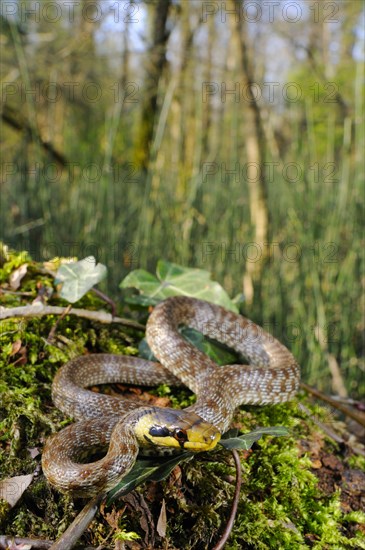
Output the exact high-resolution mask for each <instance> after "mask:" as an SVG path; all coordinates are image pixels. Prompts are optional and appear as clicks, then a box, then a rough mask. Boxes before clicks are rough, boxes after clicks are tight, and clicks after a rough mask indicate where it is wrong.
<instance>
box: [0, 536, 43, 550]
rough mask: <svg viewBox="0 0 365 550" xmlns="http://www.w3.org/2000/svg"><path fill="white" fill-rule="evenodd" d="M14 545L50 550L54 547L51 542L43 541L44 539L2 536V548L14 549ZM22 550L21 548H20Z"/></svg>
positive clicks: (0, 542) (0, 537) (0, 543)
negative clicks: (49, 549)
mask: <svg viewBox="0 0 365 550" xmlns="http://www.w3.org/2000/svg"><path fill="white" fill-rule="evenodd" d="M14 544H16V545H18V544H19V545H22V544H24V545H25V546H30V547H31V548H41V549H45V548H46V549H48V548H51V546H52V541H51V540H42V539H28V538H27V539H23V538H21V537H12V536H8V537H7V536H6V535H0V548H1V549H3V550H6V549H7V548H13V547H14ZM19 548H20V546H19Z"/></svg>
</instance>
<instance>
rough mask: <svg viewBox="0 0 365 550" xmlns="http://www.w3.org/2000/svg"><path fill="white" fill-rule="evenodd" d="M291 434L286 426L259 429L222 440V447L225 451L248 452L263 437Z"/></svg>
mask: <svg viewBox="0 0 365 550" xmlns="http://www.w3.org/2000/svg"><path fill="white" fill-rule="evenodd" d="M289 434H290V432H289V430H288V429H287V428H285V427H284V426H272V427H268V428H257V429H256V430H253V431H252V432H249V433H247V434H243V435H240V436H239V437H230V438H229V439H221V440H220V445H222V446H223V447H224V448H225V449H244V450H245V451H248V449H251V447H252V445H253V444H254V443H255V441H257V440H258V439H260V438H261V437H262V436H263V435H274V436H277V437H278V436H284V435H289Z"/></svg>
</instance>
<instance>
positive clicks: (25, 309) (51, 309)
mask: <svg viewBox="0 0 365 550" xmlns="http://www.w3.org/2000/svg"><path fill="white" fill-rule="evenodd" d="M64 311H65V308H64V307H59V306H45V305H43V304H42V303H41V302H36V303H35V304H34V305H30V306H19V307H12V308H5V307H0V320H2V319H8V318H9V317H41V316H43V315H63V314H64ZM68 315H76V317H83V318H84V319H90V320H91V321H98V322H99V323H105V324H111V323H118V324H120V325H124V326H126V327H130V328H134V329H136V330H142V331H145V330H146V327H145V326H144V325H141V324H140V323H137V322H136V321H132V320H131V319H124V318H123V317H113V316H112V315H111V313H107V312H106V311H91V310H88V309H78V308H72V309H71V310H70V311H69V312H68Z"/></svg>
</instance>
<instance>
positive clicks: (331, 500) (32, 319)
mask: <svg viewBox="0 0 365 550" xmlns="http://www.w3.org/2000/svg"><path fill="white" fill-rule="evenodd" d="M0 300H1V304H2V308H0V313H1V314H4V312H5V310H4V309H3V308H16V307H25V306H29V305H30V304H32V303H33V304H34V303H36V302H37V301H38V302H40V303H45V302H47V304H48V305H53V306H62V307H64V308H65V311H66V313H65V314H64V315H45V316H41V315H39V316H23V315H21V314H19V312H18V313H17V314H16V315H15V314H14V316H11V317H8V318H3V320H2V321H1V329H0V340H1V351H0V362H1V363H0V365H1V367H0V396H1V399H0V468H1V478H2V481H0V495H1V496H2V497H3V499H2V500H1V499H0V531H1V532H0V548H6V547H7V546H6V544H8V543H6V542H5V537H18V538H19V539H22V538H24V540H25V539H44V540H49V541H52V540H56V539H57V538H59V537H60V536H61V534H62V533H63V532H64V531H65V529H66V528H67V526H68V525H69V524H70V523H72V521H73V520H74V518H75V517H76V516H77V514H78V513H79V512H80V510H81V509H82V507H83V506H84V504H85V503H84V502H83V501H82V500H81V499H75V500H74V499H72V498H71V497H70V496H69V495H63V494H61V493H59V492H58V491H56V490H55V489H53V488H52V487H50V485H49V484H48V482H47V480H46V479H45V477H44V475H43V473H42V470H41V464H40V459H41V453H42V448H43V445H44V443H45V441H46V439H47V437H48V436H49V435H50V434H51V433H52V432H55V431H58V430H60V429H61V428H62V427H64V426H65V425H67V424H68V423H69V421H70V420H69V419H66V418H65V417H64V415H63V414H62V413H61V412H60V411H58V410H57V409H56V408H55V407H54V405H53V404H52V400H51V383H52V379H53V377H54V374H55V373H56V371H57V369H58V368H59V367H60V366H61V365H63V364H64V363H65V362H66V361H67V360H69V359H70V358H72V357H76V356H78V355H82V354H86V353H101V352H103V353H123V354H128V355H136V354H137V353H138V344H139V342H140V340H141V338H142V337H143V332H142V331H140V330H137V329H135V328H131V327H126V326H123V324H115V323H109V324H105V323H101V322H98V321H93V320H89V319H85V318H81V317H77V316H75V315H70V314H69V313H67V310H66V308H67V306H68V304H67V303H66V302H65V301H64V300H62V299H60V297H59V295H58V293H57V287H55V285H54V280H53V278H52V277H51V276H50V274H49V273H48V272H47V267H45V266H44V264H37V263H35V262H33V261H32V260H31V258H29V257H24V254H23V255H21V254H10V253H7V252H3V253H2V256H1V257H0ZM77 307H78V308H84V309H88V310H93V311H99V310H102V309H104V310H105V309H107V306H106V304H105V302H103V301H102V300H101V299H100V298H99V297H98V296H95V295H94V294H93V293H92V292H89V293H88V294H87V295H86V296H85V297H84V298H82V299H81V300H80V301H79V302H78V304H77ZM122 313H123V316H129V317H130V318H131V319H134V321H135V322H136V323H137V322H138V323H140V324H143V323H145V321H146V318H147V316H148V311H147V310H143V309H141V308H136V309H133V308H130V309H128V308H124V310H123V312H122ZM3 317H4V315H3ZM95 390H96V391H100V388H99V389H98V388H95ZM103 391H104V390H103ZM105 391H107V392H109V393H113V395H117V394H120V392H123V393H124V394H128V393H129V394H131V395H132V397H133V395H136V394H138V398H140V399H143V400H144V401H145V402H146V403H150V404H155V405H157V406H173V407H175V406H180V407H185V406H187V405H189V404H191V403H192V402H193V400H194V396H193V395H192V394H191V393H190V392H189V391H188V390H184V389H180V390H175V389H171V388H169V387H167V386H165V385H164V386H161V387H159V388H157V389H150V388H149V389H144V390H142V389H138V388H129V389H128V388H125V387H121V386H119V387H118V385H114V386H110V387H107V388H106V389H105ZM278 425H281V426H286V427H288V428H289V430H290V435H289V436H287V437H272V436H266V437H264V438H262V439H260V440H259V441H257V442H256V443H254V445H253V447H252V448H251V449H250V450H249V451H240V452H239V454H240V457H241V460H242V474H243V484H242V488H241V495H240V501H239V505H238V513H237V517H236V521H235V524H234V527H233V531H232V533H231V536H230V538H229V541H228V543H227V544H226V545H225V548H226V549H227V550H238V549H242V548H247V549H265V548H275V549H278V548H279V549H281V548H283V549H293V548H295V549H296V548H298V549H301V548H303V549H304V548H315V549H330V548H336V549H337V548H338V549H341V548H344V549H346V548H355V549H357V548H363V549H365V514H364V512H363V510H364V509H365V447H364V443H365V435H364V429H363V428H361V427H360V426H359V425H358V424H357V423H356V422H354V421H351V422H347V420H346V418H345V417H341V416H339V415H338V414H337V411H336V410H335V409H334V408H332V407H329V406H328V405H325V406H321V405H320V404H319V402H318V401H314V400H313V399H312V398H311V396H309V395H307V394H306V393H305V392H304V391H301V392H300V393H299V395H298V398H297V399H296V400H294V401H292V402H290V403H286V404H282V405H276V406H267V407H242V408H241V410H240V411H238V412H237V415H236V417H235V421H234V426H235V427H237V428H240V429H241V430H242V431H243V432H247V431H250V430H253V429H254V428H256V427H257V426H278ZM20 476H21V477H20ZM15 485H16V486H17V487H18V488H19V490H18V493H17V494H14V490H13V489H14V487H15ZM234 489H235V468H234V464H233V460H232V456H231V454H230V453H229V452H228V451H226V450H224V449H223V448H221V449H220V450H217V451H214V452H212V453H209V454H208V453H202V454H201V455H199V456H197V457H196V458H194V460H190V461H188V462H184V463H182V464H179V465H177V466H176V467H175V468H174V470H173V471H172V473H171V474H170V476H169V477H168V478H167V479H165V480H163V481H160V482H156V481H147V482H145V483H144V484H142V485H140V486H139V487H137V488H136V489H135V490H133V491H132V492H130V493H129V494H127V495H126V496H124V497H121V498H120V499H119V500H117V501H115V502H114V503H113V504H110V505H108V506H107V505H106V504H105V503H102V505H101V506H100V507H99V510H98V512H97V514H96V516H95V519H94V520H93V522H92V523H91V524H90V526H89V527H88V528H87V529H86V531H85V533H84V534H83V536H82V538H81V539H80V542H79V546H78V547H79V548H99V549H102V548H105V549H108V548H110V549H111V548H117V549H121V548H129V549H133V550H136V549H140V548H149V549H154V550H158V549H161V550H162V549H164V550H173V549H178V550H184V549H202V550H203V549H212V548H214V545H215V544H216V543H217V541H218V540H219V537H220V534H221V533H222V531H223V530H224V527H225V523H226V521H227V517H228V515H229V512H230V507H231V502H232V498H233V494H234ZM9 497H10V498H9ZM29 544H30V545H29ZM8 547H9V548H14V549H15V548H19V549H20V548H32V544H31V543H29V541H28V546H26V545H25V546H21V544H20V543H19V541H18V542H16V541H15V542H13V545H10V546H9V544H8ZM34 547H35V546H34ZM44 547H46V546H44Z"/></svg>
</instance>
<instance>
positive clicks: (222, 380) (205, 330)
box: [42, 296, 300, 497]
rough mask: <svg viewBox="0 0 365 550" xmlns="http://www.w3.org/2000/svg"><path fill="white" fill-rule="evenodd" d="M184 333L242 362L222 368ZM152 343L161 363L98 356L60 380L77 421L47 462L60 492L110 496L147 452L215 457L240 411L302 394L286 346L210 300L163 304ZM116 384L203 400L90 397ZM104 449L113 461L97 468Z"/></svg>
mask: <svg viewBox="0 0 365 550" xmlns="http://www.w3.org/2000/svg"><path fill="white" fill-rule="evenodd" d="M183 326H185V327H190V328H193V329H195V330H197V331H199V332H200V333H202V334H203V335H204V336H206V337H208V339H211V340H212V341H217V342H219V343H221V344H224V345H225V346H228V347H229V348H232V349H233V350H234V351H235V352H236V353H237V355H238V357H239V358H240V359H239V361H241V358H242V364H229V365H224V366H219V365H218V364H217V363H216V362H214V361H213V359H211V358H209V357H208V356H207V355H206V354H205V353H204V352H203V351H201V350H199V349H198V348H197V347H195V346H194V345H193V344H192V343H191V342H189V341H188V340H187V339H185V338H184V336H183V335H182V333H181V327H183ZM146 340H147V343H148V345H149V347H150V349H151V351H152V353H153V355H154V356H155V358H157V362H156V361H148V360H146V359H142V358H139V357H136V356H125V355H118V354H105V353H104V354H103V353H99V354H98V353H95V354H89V355H82V356H80V357H76V358H74V359H71V360H70V361H69V362H68V363H66V364H65V365H63V366H62V367H61V368H60V369H59V370H58V372H57V373H56V376H55V378H54V380H53V384H52V400H53V402H54V404H55V405H56V406H57V407H58V408H59V409H60V410H61V411H62V412H64V413H65V414H66V415H68V416H71V417H73V418H74V420H75V421H76V422H74V423H73V424H70V425H68V426H67V427H66V428H63V429H62V430H61V431H60V432H58V433H55V434H53V435H51V436H50V437H49V438H48V440H47V441H46V444H45V448H44V451H43V454H42V468H43V472H44V474H45V476H46V478H47V480H48V481H49V482H50V484H51V485H53V486H54V487H55V488H56V489H58V490H59V491H61V492H66V493H67V492H69V493H71V494H72V495H74V496H79V497H89V496H93V495H97V494H104V493H105V494H106V493H107V492H108V491H109V490H110V489H112V488H113V487H115V486H116V485H117V484H118V483H119V482H120V481H121V480H122V479H123V478H124V477H125V476H126V475H127V474H128V473H129V472H130V471H131V469H132V468H133V466H134V464H135V461H136V458H137V455H138V453H139V452H141V453H143V452H145V453H147V454H148V453H154V452H155V453H156V454H163V453H164V451H166V452H170V451H171V452H182V451H191V452H193V453H196V452H204V451H211V450H213V449H214V448H215V447H216V445H217V444H218V443H219V441H220V438H221V436H222V434H224V433H225V432H226V431H227V430H228V428H229V426H230V424H231V421H232V418H233V415H234V412H235V410H236V409H237V407H239V406H240V405H266V404H276V403H282V402H284V401H288V400H290V399H292V398H293V397H294V396H295V394H296V392H297V390H298V386H299V378H300V370H299V365H298V363H297V361H296V360H295V358H294V356H293V355H292V353H291V352H290V351H289V350H288V349H287V348H286V347H285V346H284V345H283V344H281V343H280V342H279V341H278V340H277V339H276V338H274V337H273V336H272V335H271V334H269V333H268V332H266V331H265V330H264V329H263V328H261V327H260V326H259V325H256V324H255V323H254V322H253V321H251V320H249V319H247V318H246V317H243V316H242V315H239V314H237V313H234V312H233V311H231V310H228V309H225V308H224V307H222V306H219V305H216V304H213V303H210V302H207V301H205V300H200V299H197V298H191V297H187V296H172V297H169V298H166V299H165V300H163V301H161V302H160V303H158V304H157V305H156V306H155V307H154V308H153V310H152V313H151V314H150V316H149V318H148V321H147V325H146ZM107 383H108V384H110V383H122V384H131V385H140V386H156V385H160V384H168V385H169V386H176V387H179V386H182V387H187V388H188V389H190V390H191V391H192V392H193V393H194V394H195V395H196V401H195V403H194V404H193V405H190V406H188V407H186V408H184V409H174V408H167V407H166V408H165V407H157V406H151V405H147V404H146V402H143V401H142V400H138V399H135V400H133V399H127V398H125V397H124V398H119V397H115V396H110V395H106V394H103V393H96V392H93V391H91V390H90V389H89V388H90V387H91V386H96V385H101V384H107ZM95 448H98V449H104V451H103V453H104V454H103V455H102V456H101V457H97V458H96V459H94V460H90V455H92V449H95Z"/></svg>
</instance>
